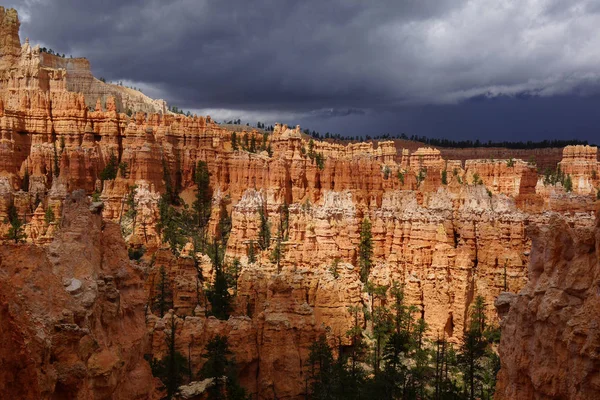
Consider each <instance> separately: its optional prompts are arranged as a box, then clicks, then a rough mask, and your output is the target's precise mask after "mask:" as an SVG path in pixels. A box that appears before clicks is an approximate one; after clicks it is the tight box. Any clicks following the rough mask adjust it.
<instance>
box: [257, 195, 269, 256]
mask: <svg viewBox="0 0 600 400" xmlns="http://www.w3.org/2000/svg"><path fill="white" fill-rule="evenodd" d="M258 215H259V217H260V228H259V231H258V245H259V246H260V248H261V249H262V250H266V249H268V248H269V245H270V244H271V224H270V223H269V218H268V216H267V213H266V204H263V205H262V206H261V207H259V208H258Z"/></svg>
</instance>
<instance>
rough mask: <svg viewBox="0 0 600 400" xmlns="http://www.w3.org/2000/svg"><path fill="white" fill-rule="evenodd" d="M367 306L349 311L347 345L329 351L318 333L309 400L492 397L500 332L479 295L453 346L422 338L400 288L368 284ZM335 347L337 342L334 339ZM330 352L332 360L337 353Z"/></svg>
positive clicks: (310, 371) (311, 362)
mask: <svg viewBox="0 0 600 400" xmlns="http://www.w3.org/2000/svg"><path fill="white" fill-rule="evenodd" d="M366 287H367V290H368V291H369V294H370V296H371V298H372V302H371V306H370V309H361V308H360V307H356V306H355V307H350V308H349V310H348V312H349V313H350V316H351V318H352V320H353V321H354V325H353V327H352V329H350V330H349V331H348V332H347V333H346V336H347V337H348V339H349V342H350V344H349V345H341V344H340V345H338V346H337V348H332V347H331V346H330V345H329V343H328V341H327V339H326V337H325V336H324V335H323V336H321V337H320V338H319V339H318V340H316V341H315V342H314V343H313V344H312V346H311V348H310V355H309V359H308V363H307V369H308V371H307V372H308V373H307V376H308V379H307V382H306V387H307V396H308V398H310V399H323V400H325V399H331V400H334V399H389V400H394V399H435V400H441V399H457V400H459V399H460V400H463V399H465V400H466V399H469V400H473V399H491V398H493V393H494V385H495V376H496V373H497V372H498V370H499V367H500V362H499V358H498V356H497V355H496V353H495V351H494V346H495V344H496V343H497V342H498V340H499V335H498V331H497V330H496V329H494V328H492V327H491V326H489V325H488V324H487V322H486V320H485V314H484V308H485V304H484V302H483V298H481V297H477V298H476V299H475V302H474V304H473V307H472V309H471V317H470V320H471V323H470V325H469V328H468V329H467V331H466V332H465V335H464V342H463V344H462V345H460V346H458V347H457V348H455V347H454V346H453V345H451V344H450V343H448V341H447V340H446V337H445V333H443V334H442V335H441V336H440V335H438V337H437V339H435V340H429V339H427V335H426V333H427V330H428V327H427V324H426V323H425V321H424V320H423V319H422V318H421V317H420V316H419V317H415V316H416V315H418V314H419V313H418V310H417V309H416V307H414V306H410V307H409V306H407V305H406V304H405V301H404V291H403V288H402V287H401V286H399V285H396V284H394V285H392V287H390V288H388V287H381V286H375V285H372V284H370V283H368V284H367V285H366ZM338 343H341V340H340V339H338ZM334 353H335V354H337V356H334Z"/></svg>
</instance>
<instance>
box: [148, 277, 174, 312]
mask: <svg viewBox="0 0 600 400" xmlns="http://www.w3.org/2000/svg"><path fill="white" fill-rule="evenodd" d="M158 274H159V276H158V282H157V283H156V285H155V295H154V297H153V299H152V309H153V310H154V311H155V312H158V315H159V316H160V317H161V318H162V317H164V315H165V313H166V312H167V311H168V310H169V309H170V308H171V307H172V306H173V291H172V288H171V282H170V280H169V276H168V275H167V272H166V270H165V267H164V266H161V267H160V269H159V272H158Z"/></svg>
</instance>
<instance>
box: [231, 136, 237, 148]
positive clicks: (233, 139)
mask: <svg viewBox="0 0 600 400" xmlns="http://www.w3.org/2000/svg"><path fill="white" fill-rule="evenodd" d="M231 149H232V150H233V151H237V149H238V143H237V134H236V133H235V131H234V132H233V133H232V134H231Z"/></svg>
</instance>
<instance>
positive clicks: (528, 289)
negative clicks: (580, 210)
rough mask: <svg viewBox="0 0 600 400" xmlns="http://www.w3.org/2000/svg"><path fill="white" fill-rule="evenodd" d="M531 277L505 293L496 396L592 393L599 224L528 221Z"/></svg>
mask: <svg viewBox="0 0 600 400" xmlns="http://www.w3.org/2000/svg"><path fill="white" fill-rule="evenodd" d="M530 234H531V236H532V237H533V244H532V257H531V263H530V266H529V282H528V283H527V285H526V286H525V287H524V288H523V290H522V291H520V292H519V294H518V295H514V294H513V295H509V294H503V295H502V296H501V298H500V299H499V301H498V302H497V306H498V309H499V312H500V314H501V316H502V323H501V326H502V339H501V342H500V348H499V351H500V360H501V363H502V368H501V370H500V373H499V375H498V384H497V387H496V397H495V398H496V399H558V398H561V399H581V400H583V399H593V398H596V397H597V396H598V393H599V391H600V334H599V332H600V331H599V329H598V327H599V326H600V262H599V256H598V254H599V251H600V228H599V226H598V225H596V226H595V227H585V228H582V227H579V228H574V227H573V226H570V224H568V223H567V222H566V221H564V220H563V219H562V218H559V217H553V218H552V219H551V220H550V221H549V223H548V225H542V226H536V227H532V228H531V230H530Z"/></svg>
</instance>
